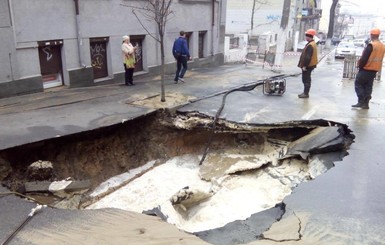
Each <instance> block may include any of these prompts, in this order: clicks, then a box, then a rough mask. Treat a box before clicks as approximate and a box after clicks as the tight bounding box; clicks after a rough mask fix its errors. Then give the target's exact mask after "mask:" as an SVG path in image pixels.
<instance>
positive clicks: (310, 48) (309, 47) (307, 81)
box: [298, 29, 318, 98]
mask: <svg viewBox="0 0 385 245" xmlns="http://www.w3.org/2000/svg"><path fill="white" fill-rule="evenodd" d="M315 35H316V31H315V30H314V29H309V30H307V31H306V32H305V38H306V41H307V44H306V45H305V47H304V48H303V50H302V53H301V57H300V58H299V62H298V67H299V68H301V70H302V83H303V86H304V89H303V93H302V94H299V95H298V98H309V91H310V87H311V72H312V71H313V70H314V68H316V67H317V63H318V50H317V44H316V43H315V41H314V36H315Z"/></svg>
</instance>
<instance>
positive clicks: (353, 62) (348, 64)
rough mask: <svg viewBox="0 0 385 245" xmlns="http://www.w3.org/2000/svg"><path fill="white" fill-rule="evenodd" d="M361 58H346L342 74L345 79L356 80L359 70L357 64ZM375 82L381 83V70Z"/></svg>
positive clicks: (352, 56) (350, 56)
mask: <svg viewBox="0 0 385 245" xmlns="http://www.w3.org/2000/svg"><path fill="white" fill-rule="evenodd" d="M360 58H361V56H355V55H349V56H346V57H345V59H344V71H343V74H342V77H343V78H348V79H355V78H356V75H357V72H358V68H357V62H358V60H359V59H360ZM375 80H378V81H380V80H381V70H379V71H378V72H377V74H376V77H375Z"/></svg>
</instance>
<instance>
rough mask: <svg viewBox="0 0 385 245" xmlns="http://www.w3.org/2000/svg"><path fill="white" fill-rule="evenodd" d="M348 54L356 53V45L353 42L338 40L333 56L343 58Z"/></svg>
mask: <svg viewBox="0 0 385 245" xmlns="http://www.w3.org/2000/svg"><path fill="white" fill-rule="evenodd" d="M348 55H356V47H355V46H354V44H353V42H340V43H339V44H338V46H337V48H336V51H335V55H334V57H335V58H345V57H346V56H348Z"/></svg>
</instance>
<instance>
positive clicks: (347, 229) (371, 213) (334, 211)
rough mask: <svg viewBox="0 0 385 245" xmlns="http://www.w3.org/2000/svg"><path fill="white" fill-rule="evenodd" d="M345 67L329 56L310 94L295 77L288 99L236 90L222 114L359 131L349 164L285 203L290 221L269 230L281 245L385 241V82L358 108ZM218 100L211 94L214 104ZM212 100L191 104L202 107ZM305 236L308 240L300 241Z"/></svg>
mask: <svg viewBox="0 0 385 245" xmlns="http://www.w3.org/2000/svg"><path fill="white" fill-rule="evenodd" d="M342 70H343V60H334V59H332V58H330V59H329V58H328V59H326V60H325V63H324V64H323V65H322V66H319V67H318V68H317V69H316V70H315V71H314V73H313V83H312V88H311V92H310V98H309V99H298V98H296V97H297V94H299V93H300V92H301V90H302V84H301V83H300V82H299V78H289V79H287V91H286V93H285V94H284V95H283V96H282V97H274V96H270V97H269V96H264V95H262V93H261V91H259V92H258V91H252V92H235V93H233V94H231V95H230V96H229V98H228V101H227V103H226V106H225V109H224V112H223V113H222V117H225V118H226V119H228V120H234V121H244V122H254V123H265V122H280V121H281V122H282V120H284V121H285V120H298V119H319V118H323V119H326V120H332V121H338V122H341V123H345V124H347V125H348V126H349V128H350V129H351V130H352V131H353V134H354V135H355V136H356V139H355V143H353V145H352V146H351V149H350V150H349V153H350V154H349V155H348V156H347V157H345V158H344V159H343V161H341V162H336V166H335V167H334V168H332V169H331V170H329V171H328V172H327V173H325V174H323V175H322V176H320V177H317V178H316V179H315V180H312V181H310V182H306V183H302V184H300V185H299V186H298V187H297V188H296V189H295V190H294V193H293V194H292V195H290V196H288V197H287V198H286V199H285V200H284V203H285V204H286V214H285V215H284V218H283V219H282V220H280V221H279V222H277V223H275V224H274V225H273V226H272V227H271V229H270V230H269V231H268V232H266V234H265V237H267V238H271V239H273V240H275V241H281V242H282V243H280V244H349V245H351V244H357V245H358V244H385V229H384V227H385V205H384V203H385V192H384V191H383V188H384V184H385V181H384V178H383V174H384V173H385V160H384V157H383V155H382V154H383V146H382V145H383V139H384V137H385V131H384V130H383V129H384V128H385V125H384V124H385V99H384V98H385V88H384V83H383V82H379V81H375V85H374V91H373V96H372V97H373V99H372V100H371V102H370V109H369V110H353V109H351V107H350V105H352V104H355V103H356V97H355V92H354V81H353V80H342V79H341V77H342ZM214 100H215V101H214ZM219 102H220V100H218V99H217V98H215V99H212V103H213V104H214V103H216V104H217V105H218V103H219ZM207 104H209V102H208V101H204V102H202V105H198V104H196V105H191V107H190V108H185V109H186V110H195V109H197V108H199V109H200V110H201V109H202V110H203V107H205V106H206V105H207ZM240 108H242V109H241V110H240ZM207 113H210V112H209V111H207ZM290 230H291V231H290ZM299 233H301V235H302V237H301V239H300V240H299V241H295V240H296V239H298V238H299ZM250 244H276V242H274V241H271V240H262V241H255V242H252V243H250Z"/></svg>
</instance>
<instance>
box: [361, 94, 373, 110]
mask: <svg viewBox="0 0 385 245" xmlns="http://www.w3.org/2000/svg"><path fill="white" fill-rule="evenodd" d="M370 99H371V97H368V98H365V99H364V101H363V103H362V106H361V108H362V109H369V100H370Z"/></svg>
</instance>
